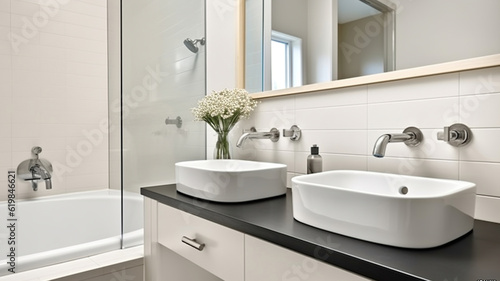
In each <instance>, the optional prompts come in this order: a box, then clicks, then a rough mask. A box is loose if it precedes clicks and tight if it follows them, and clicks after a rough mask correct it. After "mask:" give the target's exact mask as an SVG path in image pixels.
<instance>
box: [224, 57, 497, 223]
mask: <svg viewBox="0 0 500 281" xmlns="http://www.w3.org/2000/svg"><path fill="white" fill-rule="evenodd" d="M457 122H461V123H464V124H466V125H468V126H469V127H470V128H471V130H472V132H473V139H472V141H471V142H470V143H469V144H468V145H467V146H464V147H460V148H457V147H453V146H451V145H449V144H447V143H445V142H443V141H438V140H437V137H436V134H437V132H439V131H442V130H443V127H445V126H449V125H452V124H453V123H457ZM293 124H296V125H298V126H299V127H300V128H301V129H302V139H301V140H300V141H298V142H292V141H291V140H290V139H288V138H284V137H281V138H280V140H279V142H277V143H271V142H270V141H269V140H252V141H248V143H246V144H245V145H244V146H243V148H241V149H238V148H235V149H234V155H235V156H236V158H244V159H252V160H259V161H272V162H279V163H284V164H287V165H288V185H289V186H290V179H291V178H292V177H293V176H295V175H300V174H305V173H306V158H307V155H308V154H309V148H310V146H311V145H312V144H318V146H319V147H320V154H321V155H322V157H323V169H324V170H325V171H326V170H337V169H354V170H368V171H378V172H388V173H399V174H406V175H415V176H425V177H435V178H446V179H459V180H466V181H471V182H475V183H476V184H477V194H478V196H477V204H476V205H477V208H476V218H478V219H482V220H488V221H493V222H497V223H500V145H499V141H498V140H499V139H500V67H493V68H485V69H478V70H471V71H464V72H459V73H458V72H457V73H449V74H442V75H435V76H429V77H422V78H415V79H407V80H401V81H395V82H387V83H379V84H372V85H367V86H360V87H352V88H346V89H337V90H331V91H322V92H316V93H308V94H306V95H295V96H285V97H275V98H269V99H263V100H262V103H261V104H260V105H259V107H258V109H257V110H256V111H255V112H254V114H253V116H252V117H251V118H250V119H249V120H244V121H242V122H241V124H239V127H238V129H239V130H240V131H238V132H235V133H233V138H234V141H236V140H237V138H238V137H239V136H240V133H241V130H242V129H248V128H250V127H252V126H255V127H256V128H257V129H258V130H262V131H265V130H269V129H270V128H271V127H277V128H278V129H279V130H282V129H288V128H289V127H290V126H291V125H293ZM408 126H415V127H418V128H420V129H421V130H422V133H423V135H424V141H423V142H422V144H421V145H420V146H419V147H415V148H411V147H408V146H405V145H404V144H398V143H394V144H389V145H388V147H387V151H386V156H385V157H384V158H382V159H380V158H375V157H373V156H372V149H373V145H374V143H375V140H376V139H377V138H378V137H379V136H380V135H382V134H385V133H400V132H402V131H403V130H404V129H405V128H406V127H408Z"/></svg>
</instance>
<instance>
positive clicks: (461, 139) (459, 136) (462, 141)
mask: <svg viewBox="0 0 500 281" xmlns="http://www.w3.org/2000/svg"><path fill="white" fill-rule="evenodd" d="M437 139H438V140H442V141H445V142H447V143H449V144H451V145H453V146H464V145H466V144H468V143H469V142H470V141H471V139H472V131H471V130H470V129H469V127H467V126H466V125H464V124H460V123H456V124H453V125H451V126H449V127H444V130H443V132H438V133H437Z"/></svg>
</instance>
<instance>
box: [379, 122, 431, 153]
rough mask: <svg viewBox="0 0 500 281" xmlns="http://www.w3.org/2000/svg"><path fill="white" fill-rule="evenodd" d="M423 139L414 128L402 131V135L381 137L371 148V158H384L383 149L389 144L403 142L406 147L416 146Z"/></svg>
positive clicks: (419, 132) (420, 133)
mask: <svg viewBox="0 0 500 281" xmlns="http://www.w3.org/2000/svg"><path fill="white" fill-rule="evenodd" d="M422 139H423V135H422V132H421V131H420V130H419V129H418V128H415V127H408V128H406V129H404V131H403V133H402V134H385V135H381V136H380V137H379V138H378V139H377V141H376V142H375V145H374V146H373V156H375V157H378V158H382V157H384V156H385V149H386V148H387V144H389V143H390V142H404V143H405V144H406V145H407V146H417V145H419V144H420V142H421V141H422Z"/></svg>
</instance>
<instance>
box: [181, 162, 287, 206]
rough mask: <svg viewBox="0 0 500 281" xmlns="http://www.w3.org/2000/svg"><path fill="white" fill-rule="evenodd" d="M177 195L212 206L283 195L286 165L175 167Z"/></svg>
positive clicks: (199, 164)
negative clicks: (217, 203)
mask: <svg viewBox="0 0 500 281" xmlns="http://www.w3.org/2000/svg"><path fill="white" fill-rule="evenodd" d="M175 178H176V184H177V191H179V192H181V193H184V194H187V195H190V196H193V197H197V198H201V199H205V200H210V201H216V202H245V201H251V200H257V199H263V198H268V197H274V196H278V195H283V194H285V193H286V165H283V164H276V163H265V162H255V161H245V160H199V161H187V162H179V163H176V164H175Z"/></svg>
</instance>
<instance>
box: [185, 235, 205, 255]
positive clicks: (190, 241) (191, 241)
mask: <svg viewBox="0 0 500 281" xmlns="http://www.w3.org/2000/svg"><path fill="white" fill-rule="evenodd" d="M181 241H182V243H185V244H188V245H189V246H191V247H193V248H195V249H196V250H198V251H203V248H205V243H198V242H196V239H191V238H189V237H186V236H182V239H181Z"/></svg>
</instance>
